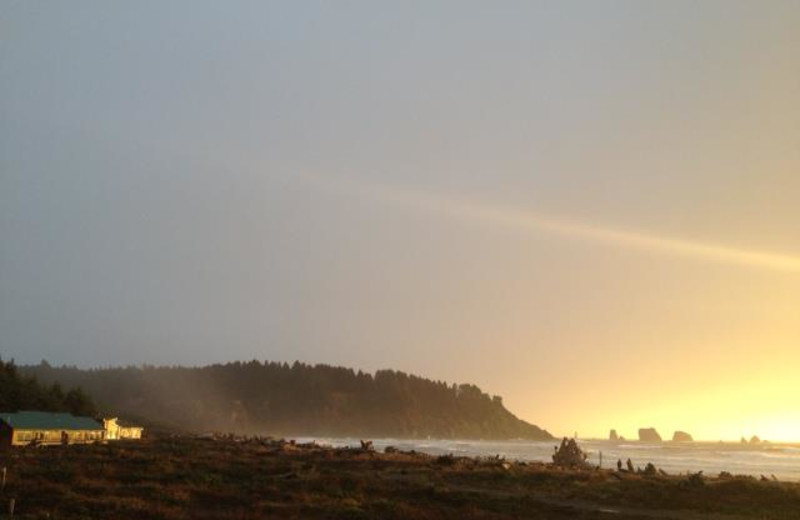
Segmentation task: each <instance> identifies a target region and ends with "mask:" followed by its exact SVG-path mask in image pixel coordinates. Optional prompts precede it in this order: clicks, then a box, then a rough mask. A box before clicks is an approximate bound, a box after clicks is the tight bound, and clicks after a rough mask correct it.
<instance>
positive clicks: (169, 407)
mask: <svg viewBox="0 0 800 520" xmlns="http://www.w3.org/2000/svg"><path fill="white" fill-rule="evenodd" d="M23 370H24V372H25V373H26V374H28V375H31V376H36V377H37V378H38V379H39V380H41V381H44V382H47V383H48V384H54V383H56V382H58V383H60V384H62V385H70V386H80V387H82V388H84V389H85V390H86V391H87V392H88V393H89V394H90V395H91V396H92V397H94V398H95V400H96V401H97V403H98V405H99V406H100V407H101V408H102V409H103V411H105V412H107V413H111V414H114V415H121V416H127V417H135V418H137V419H140V420H145V421H148V422H152V423H154V424H162V425H165V426H170V427H173V428H180V429H185V430H192V431H208V430H217V431H235V432H240V433H252V434H255V433H258V434H272V435H325V436H373V437H407V438H412V437H428V436H430V437H436V438H472V439H481V438H482V439H511V438H524V439H550V438H551V436H550V434H549V433H548V432H546V431H545V430H542V429H541V428H539V427H537V426H534V425H532V424H529V423H527V422H525V421H522V420H520V419H518V418H517V417H515V416H514V415H513V414H511V413H510V412H509V411H508V410H506V409H505V407H504V406H503V403H502V399H501V398H499V397H496V396H495V397H491V396H489V395H488V394H485V393H484V392H482V391H481V389H480V388H478V387H477V386H474V385H468V384H462V385H448V384H446V383H443V382H440V381H431V380H428V379H424V378H421V377H417V376H413V375H408V374H405V373H403V372H397V371H393V370H380V371H378V372H376V373H375V374H374V375H373V374H370V373H365V372H361V371H354V370H352V369H349V368H342V367H333V366H328V365H313V366H312V365H307V364H303V363H299V362H295V363H294V364H291V365H289V364H287V363H275V362H265V363H261V362H259V361H251V362H245V363H242V362H236V363H228V364H224V365H220V364H217V365H210V366H206V367H199V368H187V367H153V366H144V367H126V368H103V369H91V370H82V369H78V368H75V367H59V368H56V367H52V366H50V365H48V364H46V363H42V364H40V365H37V366H27V367H24V368H23Z"/></svg>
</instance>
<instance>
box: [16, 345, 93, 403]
mask: <svg viewBox="0 0 800 520" xmlns="http://www.w3.org/2000/svg"><path fill="white" fill-rule="evenodd" d="M20 410H39V411H43V412H69V413H71V414H73V415H83V416H92V415H94V414H95V411H96V410H95V406H94V403H93V402H92V400H91V399H90V398H89V397H88V396H87V395H86V394H85V393H84V392H83V390H81V389H80V388H72V389H70V390H68V391H66V392H65V391H64V389H63V388H62V386H61V384H59V383H57V382H53V383H51V384H50V385H49V386H46V385H42V384H41V383H39V382H38V381H37V380H36V378H34V377H32V376H29V375H23V374H21V373H20V371H19V370H18V367H17V366H16V365H15V364H14V362H13V361H3V360H2V359H0V412H3V413H5V412H18V411H20Z"/></svg>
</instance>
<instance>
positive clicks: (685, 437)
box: [672, 430, 694, 442]
mask: <svg viewBox="0 0 800 520" xmlns="http://www.w3.org/2000/svg"><path fill="white" fill-rule="evenodd" d="M693 441H694V438H692V436H691V435H689V434H688V433H686V432H682V431H680V430H678V431H676V432H675V433H674V434H673V435H672V442H693Z"/></svg>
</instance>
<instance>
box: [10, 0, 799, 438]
mask: <svg viewBox="0 0 800 520" xmlns="http://www.w3.org/2000/svg"><path fill="white" fill-rule="evenodd" d="M798 27H800V2H797V1H788V0H787V1H779V0H773V1H764V2H752V1H749V0H744V1H735V0H719V1H714V0H709V1H704V2H694V1H682V0H674V1H669V2H655V1H647V0H641V1H640V0H637V1H588V0H587V1H569V0H567V1H558V2H536V1H520V2H516V1H512V0H508V1H503V2H483V1H469V0H466V1H465V0H459V1H436V2H429V1H425V2H422V1H419V2H417V1H408V2H391V3H390V2H373V1H343V2H327V1H307V2H294V1H286V2H261V1H258V2H256V1H253V2H247V1H237V2H212V1H194V0H193V1H188V0H186V1H174V2H161V1H147V0H144V1H139V2H106V1H100V0H97V1H86V0H79V1H74V2H31V1H22V0H0V355H2V356H3V358H5V359H8V358H14V359H15V360H16V361H17V362H20V363H38V362H39V361H40V360H41V359H47V360H48V361H49V362H50V363H52V364H62V363H67V364H76V365H79V366H86V367H88V366H107V365H120V364H140V363H150V364H189V365H201V364H206V363H213V362H225V361H232V360H250V359H259V360H277V361H294V360H301V361H305V362H311V363H329V364H336V365H345V366H351V367H354V368H360V369H364V370H376V369H380V368H392V369H397V370H403V371H406V372H411V373H415V374H419V375H422V376H426V377H430V378H433V379H437V380H446V381H450V382H470V383H475V384H478V385H479V386H481V388H483V389H484V390H485V391H487V392H489V393H491V394H499V395H502V396H503V397H504V402H505V404H506V406H507V407H508V408H509V409H511V410H512V411H513V412H514V413H516V414H517V415H518V416H520V417H521V418H523V419H526V420H529V421H531V422H533V423H535V424H538V425H540V426H542V427H545V428H547V429H548V430H550V431H551V432H553V433H555V434H558V435H566V434H572V433H573V432H577V433H578V434H579V435H580V436H586V437H589V436H595V437H601V436H605V435H607V434H608V430H609V429H611V428H616V429H617V430H618V431H619V433H620V434H622V435H625V436H626V437H634V436H635V434H636V430H637V429H638V428H639V427H647V426H654V427H656V428H658V429H659V431H660V432H661V433H662V435H664V436H667V437H669V436H671V434H672V432H673V431H674V430H686V431H689V432H690V433H692V434H693V435H694V436H695V437H696V438H701V439H708V440H717V439H738V438H739V437H740V436H741V435H746V436H748V437H749V436H750V435H753V434H757V435H759V436H761V437H762V438H766V439H772V440H800V414H798V413H797V403H798V402H800V384H798V375H797V367H798V366H800V203H798V201H800V58H798V57H800V31H798V30H797V28H798Z"/></svg>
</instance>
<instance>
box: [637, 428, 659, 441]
mask: <svg viewBox="0 0 800 520" xmlns="http://www.w3.org/2000/svg"><path fill="white" fill-rule="evenodd" d="M639 440H640V441H643V442H661V435H659V434H658V432H657V431H656V429H655V428H639Z"/></svg>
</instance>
